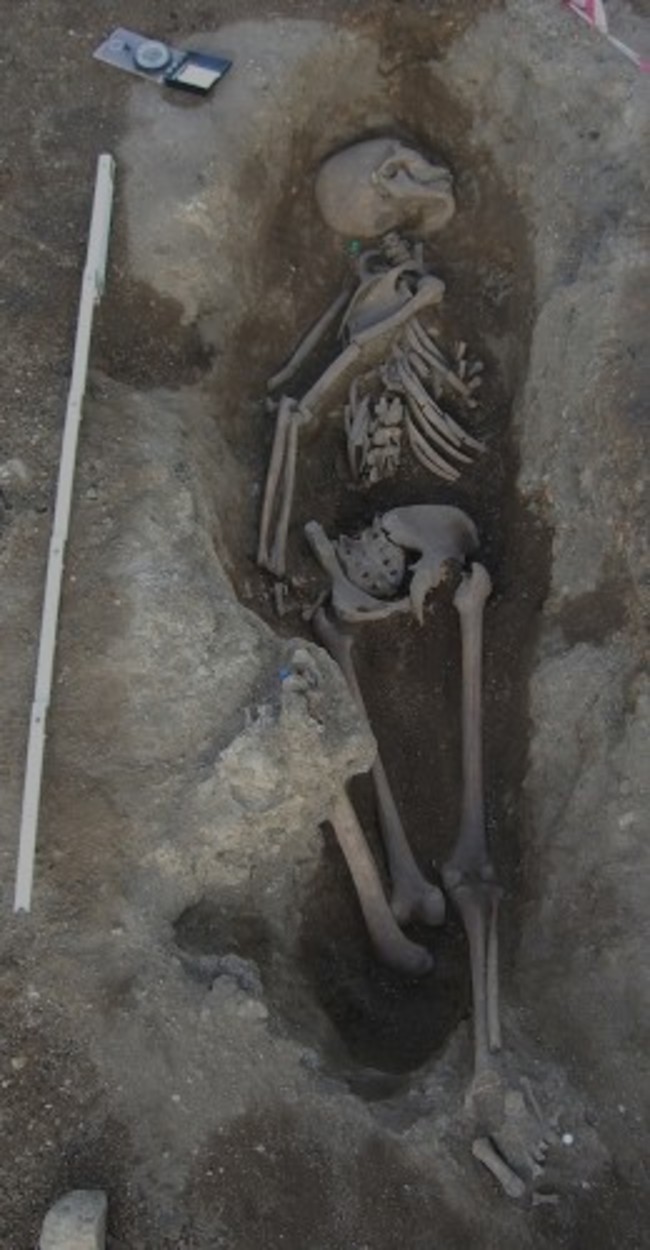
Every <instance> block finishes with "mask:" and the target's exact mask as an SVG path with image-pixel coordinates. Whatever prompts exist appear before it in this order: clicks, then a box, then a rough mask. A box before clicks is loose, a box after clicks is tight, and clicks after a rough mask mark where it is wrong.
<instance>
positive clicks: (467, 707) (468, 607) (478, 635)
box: [443, 564, 501, 1075]
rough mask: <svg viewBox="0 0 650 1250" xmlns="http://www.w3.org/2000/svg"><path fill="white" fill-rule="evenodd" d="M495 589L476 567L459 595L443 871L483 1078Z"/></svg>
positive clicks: (490, 920)
mask: <svg viewBox="0 0 650 1250" xmlns="http://www.w3.org/2000/svg"><path fill="white" fill-rule="evenodd" d="M490 591H491V582H490V578H489V575H488V573H487V571H486V570H485V569H484V568H483V566H482V565H480V564H473V565H472V569H471V572H470V573H469V574H468V575H466V576H465V577H464V578H463V581H462V582H461V585H460V586H459V588H458V590H457V592H456V595H455V597H454V605H455V607H456V609H457V611H458V614H459V616H460V627H461V638H462V655H463V714H462V722H463V800H462V810H461V822H460V832H459V836H458V841H457V843H456V846H455V848H454V851H453V853H452V855H451V857H450V859H449V860H448V862H447V864H446V865H445V868H444V870H443V879H444V882H445V885H446V886H447V890H448V892H449V894H450V895H451V897H452V898H453V900H454V902H455V904H456V906H457V908H458V910H459V912H460V914H461V917H462V920H463V924H464V926H465V929H466V931H467V937H468V941H469V947H470V961H471V967H472V991H473V999H474V1047H475V1070H476V1074H477V1075H478V1074H480V1073H481V1072H482V1071H485V1069H486V1068H487V1067H488V1066H489V1051H490V1050H495V1049H498V1047H499V1046H500V1042H501V1037H500V1028H499V1007H498V991H497V969H498V954H497V927H496V925H497V907H498V899H499V889H498V886H497V885H496V882H495V880H494V871H493V868H492V864H491V862H490V858H489V855H488V849H487V843H486V838H485V817H484V809H483V755H482V726H481V668H482V651H483V610H484V607H485V601H486V599H487V598H488V596H489V594H490Z"/></svg>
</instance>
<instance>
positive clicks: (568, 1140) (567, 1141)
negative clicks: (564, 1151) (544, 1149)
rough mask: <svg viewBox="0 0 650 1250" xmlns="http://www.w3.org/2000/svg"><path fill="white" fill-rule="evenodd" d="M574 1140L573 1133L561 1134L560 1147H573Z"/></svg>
mask: <svg viewBox="0 0 650 1250" xmlns="http://www.w3.org/2000/svg"><path fill="white" fill-rule="evenodd" d="M574 1140H575V1139H574V1136H573V1133H563V1134H562V1145H563V1146H572V1145H573V1142H574Z"/></svg>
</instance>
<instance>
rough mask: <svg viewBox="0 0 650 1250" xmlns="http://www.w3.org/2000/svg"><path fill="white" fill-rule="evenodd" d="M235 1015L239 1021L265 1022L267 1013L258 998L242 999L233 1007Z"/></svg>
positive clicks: (266, 1008) (266, 1009)
mask: <svg viewBox="0 0 650 1250" xmlns="http://www.w3.org/2000/svg"><path fill="white" fill-rule="evenodd" d="M235 1014H236V1015H237V1016H239V1018H240V1020H267V1019H268V1015H269V1011H268V1007H266V1006H265V1005H264V1003H261V1002H260V1001H259V999H258V998H244V997H242V999H241V1001H240V1002H238V1003H237V1006H236V1007H235Z"/></svg>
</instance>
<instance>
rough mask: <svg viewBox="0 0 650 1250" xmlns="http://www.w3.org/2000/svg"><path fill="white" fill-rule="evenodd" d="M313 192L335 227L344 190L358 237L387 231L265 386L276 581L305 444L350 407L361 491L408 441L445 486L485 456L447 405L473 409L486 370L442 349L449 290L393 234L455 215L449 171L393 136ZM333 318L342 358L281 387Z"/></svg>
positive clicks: (387, 472)
mask: <svg viewBox="0 0 650 1250" xmlns="http://www.w3.org/2000/svg"><path fill="white" fill-rule="evenodd" d="M355 169H356V173H355ZM318 186H319V188H320V191H319V203H321V208H322V210H323V212H324V215H325V217H326V220H328V221H330V222H331V221H333V218H332V214H331V211H330V208H331V204H332V203H333V202H334V201H333V197H334V189H335V187H338V188H339V190H338V192H337V194H338V196H339V197H342V198H341V204H342V203H343V201H345V204H346V206H347V207H346V213H347V216H348V219H349V220H350V221H353V220H354V221H355V222H356V221H357V220H359V221H361V219H362V220H363V223H365V225H364V229H359V230H355V231H354V233H355V234H356V235H358V236H364V235H365V234H366V230H368V231H369V233H370V234H372V235H376V234H378V233H380V232H381V231H382V230H385V229H387V230H388V233H387V234H386V235H385V237H384V238H383V239H382V241H381V245H380V246H379V247H375V248H372V249H370V250H368V251H366V252H363V253H362V254H361V256H360V257H359V258H358V262H357V270H358V274H357V277H358V280H357V283H356V285H355V286H354V288H353V289H352V290H350V289H349V288H348V289H346V290H345V291H344V292H343V293H342V295H340V296H338V297H337V298H336V299H335V300H334V301H333V303H332V304H331V305H330V306H329V308H327V309H326V310H325V312H324V313H323V315H322V316H321V317H320V318H319V320H318V321H317V322H316V323H315V325H314V326H312V328H311V329H310V330H309V331H308V333H307V334H306V335H305V337H304V339H303V340H302V342H301V343H299V345H298V347H297V348H296V350H295V351H294V353H293V355H292V357H291V358H290V360H289V361H288V362H287V363H286V365H284V366H283V368H282V369H280V370H279V372H277V373H276V374H275V375H274V376H273V377H272V378H271V379H270V381H269V393H270V395H271V396H274V395H276V394H279V399H278V401H277V404H276V402H275V401H271V409H272V411H273V412H276V413H277V417H276V427H275V435H274V441H273V449H272V453H271V459H270V462H269V467H268V471H267V478H266V486H265V492H264V500H263V505H262V515H261V520H260V534H259V546H258V554H257V559H258V563H259V564H260V565H261V566H262V567H263V568H266V569H268V570H269V571H270V572H272V573H274V574H275V575H276V576H278V577H283V576H284V574H285V571H286V547H287V537H288V530H289V524H290V519H291V510H292V505H293V494H294V488H295V478H296V463H297V456H298V445H299V436H300V431H301V430H303V429H304V428H306V427H307V426H316V425H317V424H318V423H319V421H320V420H321V419H322V418H323V417H324V416H326V415H328V414H329V415H331V414H336V413H338V412H339V411H340V410H341V409H343V412H344V424H345V431H346V438H347V445H348V461H349V465H350V472H351V475H352V478H353V480H354V481H355V482H357V483H358V484H359V485H362V486H372V485H374V484H376V483H377V482H380V481H382V480H383V479H385V478H388V477H392V476H393V475H394V474H395V473H396V472H397V470H398V468H399V466H400V463H401V460H402V456H403V453H404V447H405V446H406V445H407V444H408V447H409V448H410V451H411V452H412V454H413V456H414V457H415V459H416V460H417V461H418V462H419V463H420V464H421V465H422V466H423V467H424V468H425V469H427V471H428V472H430V473H432V474H433V475H434V476H436V477H438V478H440V479H441V480H442V481H445V482H449V483H451V482H455V481H456V480H457V479H458V477H459V476H460V473H461V469H462V466H464V465H469V464H471V463H472V460H473V457H474V456H475V455H476V454H478V453H480V452H482V451H483V450H484V447H483V444H482V443H481V442H479V441H478V440H477V439H475V438H474V437H472V435H470V434H469V433H467V431H466V430H465V429H464V428H463V427H462V426H461V425H460V424H459V423H458V422H457V421H456V420H455V419H454V418H453V417H452V416H451V415H450V413H448V412H447V411H446V410H445V409H443V408H442V407H441V401H442V400H443V398H444V395H445V394H447V395H448V396H450V397H451V398H452V399H454V400H455V401H456V402H459V403H462V404H463V405H464V406H465V407H466V408H467V409H468V410H469V409H472V408H474V407H476V403H477V400H476V397H475V393H476V390H477V388H478V387H479V386H480V384H481V368H482V366H481V365H480V362H474V363H472V364H470V362H469V361H468V360H467V358H466V354H465V345H464V344H462V345H460V346H461V347H462V349H463V350H462V352H460V351H457V358H456V360H455V362H454V363H451V362H450V361H449V360H448V359H447V358H446V357H445V356H444V354H443V353H442V351H441V349H440V347H439V346H438V345H437V343H436V341H435V331H434V329H433V327H432V326H431V325H428V326H427V325H425V324H424V322H423V320H422V317H423V315H427V314H428V313H430V311H431V310H432V309H433V308H435V307H436V305H438V304H439V303H440V302H441V300H442V298H443V295H444V290H445V287H444V283H443V282H441V281H440V279H439V278H437V277H436V276H435V275H434V274H432V273H431V272H430V271H428V270H427V267H426V265H425V263H424V259H423V250H422V246H421V244H418V243H415V244H409V243H407V242H406V240H404V239H403V238H401V237H400V235H399V234H397V233H396V232H395V229H394V226H396V225H401V224H404V223H405V222H413V221H414V220H415V219H417V220H418V221H419V222H420V223H421V224H422V225H424V227H425V228H426V229H428V230H431V229H437V228H439V227H440V226H441V225H443V224H444V223H445V222H446V221H447V220H448V219H449V217H450V216H451V213H452V212H453V207H454V205H453V195H452V193H451V177H450V175H449V173H448V171H447V170H444V169H440V168H437V167H432V166H430V165H429V164H428V162H426V161H424V158H422V157H420V156H419V155H418V153H416V152H415V151H414V150H413V149H407V148H404V146H403V145H401V144H396V142H395V141H394V140H373V141H371V142H370V143H368V144H359V145H355V146H354V147H353V148H350V149H347V150H346V151H345V152H343V153H339V154H338V155H337V156H335V157H333V158H331V160H330V161H327V162H326V163H325V165H324V166H323V168H322V170H321V173H320V175H319V182H318ZM341 188H344V189H343V190H342V189H341ZM409 188H410V190H409ZM354 206H357V207H356V208H355V212H352V208H353V207H354ZM359 206H360V207H359ZM357 208H358V212H359V214H360V218H359V219H357V217H356V216H355V213H356V212H357ZM425 210H426V211H425ZM328 214H329V215H328ZM338 220H339V218H338V217H337V221H338ZM370 224H372V227H373V228H372V230H370ZM337 228H338V227H337ZM337 320H340V325H339V337H340V339H341V344H342V346H341V350H340V351H339V352H338V354H337V355H336V356H335V358H334V360H333V361H332V362H331V363H330V364H329V365H328V366H327V368H326V369H325V370H324V372H323V373H322V374H321V376H320V377H319V378H317V380H316V381H315V382H314V383H313V384H312V385H311V386H309V387H308V389H307V390H305V391H303V393H302V394H298V395H294V396H291V395H289V394H288V393H287V390H286V388H287V387H288V386H289V385H290V384H293V383H294V380H295V378H296V375H297V374H298V373H299V371H300V369H301V368H302V366H303V365H304V364H305V362H306V361H307V360H308V358H309V356H310V355H311V353H312V352H313V351H314V350H315V348H316V347H317V346H318V345H319V344H320V343H321V342H322V340H323V338H324V337H325V335H326V334H327V333H328V332H329V331H330V329H331V328H332V326H333V325H334V323H335V322H336V321H337Z"/></svg>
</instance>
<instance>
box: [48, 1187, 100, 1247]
mask: <svg viewBox="0 0 650 1250" xmlns="http://www.w3.org/2000/svg"><path fill="white" fill-rule="evenodd" d="M107 1213H108V1199H107V1197H106V1194H105V1193H104V1192H103V1191H102V1190H101V1189H75V1190H73V1191H72V1192H71V1193H69V1194H65V1196H64V1197H63V1198H59V1200H58V1202H55V1204H54V1206H53V1207H50V1209H49V1211H48V1213H47V1215H46V1216H45V1219H44V1220H43V1227H42V1229H41V1236H40V1240H39V1243H38V1246H39V1250H105V1247H106V1216H107Z"/></svg>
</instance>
